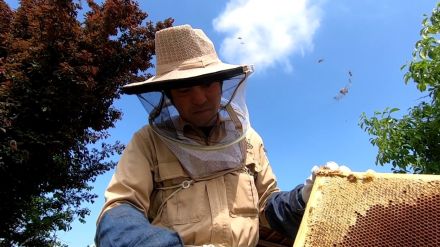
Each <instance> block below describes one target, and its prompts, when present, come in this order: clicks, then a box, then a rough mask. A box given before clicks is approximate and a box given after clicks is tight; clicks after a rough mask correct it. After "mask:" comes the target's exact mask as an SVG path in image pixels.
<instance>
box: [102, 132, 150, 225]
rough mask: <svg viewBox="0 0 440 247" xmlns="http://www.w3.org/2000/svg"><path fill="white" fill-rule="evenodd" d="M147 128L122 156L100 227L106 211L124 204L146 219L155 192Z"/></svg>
mask: <svg viewBox="0 0 440 247" xmlns="http://www.w3.org/2000/svg"><path fill="white" fill-rule="evenodd" d="M147 128H148V127H144V128H142V129H141V130H139V131H138V132H136V133H135V134H134V135H133V138H132V139H131V140H130V142H129V143H128V144H127V146H126V148H125V150H124V152H123V153H122V156H121V158H120V160H119V162H118V165H117V167H116V170H115V172H114V174H113V176H112V179H111V180H110V183H109V185H108V186H107V189H106V191H105V204H104V207H103V209H102V211H101V214H100V216H99V218H98V223H99V220H100V219H101V217H102V215H103V214H104V213H105V212H106V211H107V210H109V209H111V208H113V207H115V206H117V205H119V204H121V203H126V204H131V205H132V206H134V207H135V208H137V209H138V210H139V211H141V212H142V213H143V214H144V215H145V216H147V212H148V209H149V208H150V196H151V193H152V191H153V164H154V162H155V160H156V158H155V152H154V145H153V143H152V140H151V137H150V134H149V132H148V129H147Z"/></svg>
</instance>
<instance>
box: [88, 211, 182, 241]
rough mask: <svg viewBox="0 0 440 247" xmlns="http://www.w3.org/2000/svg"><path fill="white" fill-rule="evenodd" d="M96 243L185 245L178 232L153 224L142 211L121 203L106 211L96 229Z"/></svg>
mask: <svg viewBox="0 0 440 247" xmlns="http://www.w3.org/2000/svg"><path fill="white" fill-rule="evenodd" d="M95 243H96V246H97V247H110V246H143V247H150V246H151V247H160V246H163V247H165V246H167V247H168V246H170V247H182V246H183V242H182V240H181V238H180V237H179V235H178V234H177V233H176V232H172V231H170V230H168V229H166V228H161V227H157V226H153V225H151V224H150V222H148V219H147V218H145V216H144V215H143V214H142V212H141V211H139V210H137V209H136V208H135V207H133V206H131V205H130V204H120V205H118V206H116V207H113V208H112V209H109V210H107V211H106V212H105V213H104V215H103V216H102V218H101V220H100V222H99V224H98V227H97V230H96V236H95Z"/></svg>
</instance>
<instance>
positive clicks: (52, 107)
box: [0, 0, 173, 246]
mask: <svg viewBox="0 0 440 247" xmlns="http://www.w3.org/2000/svg"><path fill="white" fill-rule="evenodd" d="M20 3H21V6H20V7H19V8H18V9H17V10H16V11H13V10H11V9H10V8H9V6H8V5H7V4H6V3H5V2H4V0H0V21H1V23H0V181H2V185H3V186H2V188H1V190H0V197H1V198H2V203H1V204H0V245H1V246H11V245H12V246H13V245H26V246H56V245H58V243H57V241H56V236H55V235H54V233H55V231H57V230H69V229H70V224H71V222H72V221H73V220H74V219H75V218H79V220H80V221H84V217H85V216H86V215H87V214H88V213H89V210H88V209H87V208H82V207H81V203H83V202H91V203H93V201H94V199H95V198H96V197H97V196H96V195H95V194H93V193H91V189H92V187H91V186H90V185H89V183H91V182H93V181H94V180H95V179H96V177H97V176H98V175H100V174H103V173H104V172H106V171H108V170H109V169H111V168H113V167H114V166H115V162H114V161H112V160H111V156H112V155H114V154H118V153H121V151H122V148H123V145H121V144H120V143H119V142H116V143H113V144H108V143H104V141H105V139H106V138H107V137H108V134H107V130H108V129H109V128H111V127H114V123H115V121H117V120H118V119H120V116H121V112H120V111H119V110H117V109H115V108H113V106H112V104H113V101H114V100H115V99H117V98H118V97H119V95H120V88H121V86H122V85H124V84H126V83H128V82H132V81H139V80H143V79H145V78H146V77H148V76H150V75H149V74H148V73H147V70H148V69H149V68H151V67H152V66H153V65H152V64H151V59H152V56H153V55H154V33H155V32H156V31H157V30H160V29H162V28H165V27H169V26H171V25H172V22H173V20H172V19H167V20H165V21H164V22H158V23H156V24H154V25H153V23H152V22H147V21H145V19H146V17H147V14H146V13H144V12H142V11H141V10H140V9H139V7H138V5H137V3H135V2H133V1H131V0H107V1H105V2H104V3H103V4H102V5H98V4H96V3H95V2H94V1H93V0H88V1H87V3H88V5H89V7H90V11H89V12H87V13H86V15H85V18H84V21H83V22H82V23H80V22H79V21H78V19H77V12H78V10H79V9H80V7H81V6H80V4H79V3H76V2H74V1H71V0H70V1H69V0H22V1H20Z"/></svg>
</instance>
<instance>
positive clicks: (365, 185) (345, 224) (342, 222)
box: [294, 173, 440, 247]
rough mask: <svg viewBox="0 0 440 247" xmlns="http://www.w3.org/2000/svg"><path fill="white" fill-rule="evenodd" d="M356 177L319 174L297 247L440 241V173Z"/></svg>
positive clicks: (420, 246) (419, 244)
mask: <svg viewBox="0 0 440 247" xmlns="http://www.w3.org/2000/svg"><path fill="white" fill-rule="evenodd" d="M354 177H356V178H365V174H362V173H356V174H350V175H347V176H345V177H344V176H342V175H341V174H337V175H332V174H325V173H322V174H321V175H319V176H318V177H317V179H316V183H318V184H320V185H321V186H315V187H314V189H313V191H312V194H311V196H310V199H309V202H308V207H309V208H310V207H313V210H311V211H306V214H305V215H304V218H303V222H302V223H301V228H300V230H299V234H298V236H297V238H296V240H295V244H294V246H295V247H297V246H338V247H339V246H342V247H344V246H350V247H353V246H354V247H358V246H359V247H364V246H367V247H368V246H390V247H394V246H395V247H402V246H414V247H425V246H440V176H434V175H409V174H386V173H375V174H374V179H371V180H369V181H368V182H365V180H362V179H353V178H354ZM315 193H316V194H319V195H320V196H319V197H315V196H314V195H315ZM309 226H313V228H311V227H309Z"/></svg>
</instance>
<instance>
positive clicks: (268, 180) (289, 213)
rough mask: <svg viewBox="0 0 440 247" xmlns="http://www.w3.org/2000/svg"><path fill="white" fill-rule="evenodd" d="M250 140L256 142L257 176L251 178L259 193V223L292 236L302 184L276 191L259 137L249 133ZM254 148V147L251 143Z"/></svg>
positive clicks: (300, 208)
mask: <svg viewBox="0 0 440 247" xmlns="http://www.w3.org/2000/svg"><path fill="white" fill-rule="evenodd" d="M250 140H251V144H252V145H253V146H255V145H257V146H258V148H257V150H254V153H255V154H257V157H258V158H257V159H256V160H257V163H258V164H259V165H258V167H257V169H256V170H257V176H256V179H255V183H256V187H257V190H258V195H259V198H260V200H259V210H260V224H262V225H263V226H266V227H270V228H271V229H273V230H275V231H277V232H279V233H281V234H283V235H285V236H286V237H288V238H292V236H293V238H294V236H295V235H296V233H297V231H298V228H299V225H300V223H301V219H302V216H303V214H304V208H305V203H304V202H303V200H302V198H301V189H302V186H303V185H302V184H301V185H299V186H297V187H296V188H295V189H293V190H292V191H280V189H279V188H278V185H277V179H276V176H275V174H274V173H273V171H272V168H271V166H270V163H269V160H268V158H267V155H266V152H265V149H264V145H263V141H262V139H261V137H260V136H259V135H258V134H257V133H256V132H253V133H252V135H250ZM254 149H255V147H254Z"/></svg>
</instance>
